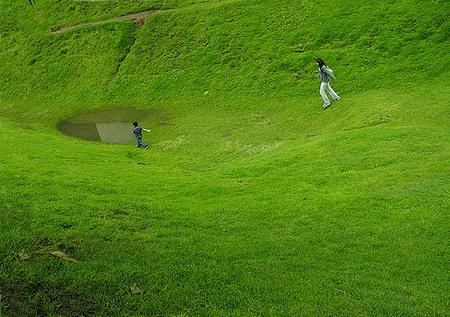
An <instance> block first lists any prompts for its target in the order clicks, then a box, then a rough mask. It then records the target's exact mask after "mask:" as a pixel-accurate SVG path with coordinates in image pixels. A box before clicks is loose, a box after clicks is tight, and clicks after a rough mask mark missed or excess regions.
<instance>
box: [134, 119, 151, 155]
mask: <svg viewBox="0 0 450 317" xmlns="http://www.w3.org/2000/svg"><path fill="white" fill-rule="evenodd" d="M133 126H134V128H133V132H131V134H134V136H135V137H136V141H137V145H136V147H143V148H145V149H146V150H148V145H147V144H145V143H144V141H143V140H142V131H145V132H150V130H148V129H145V128H141V127H140V126H139V124H138V123H137V122H133Z"/></svg>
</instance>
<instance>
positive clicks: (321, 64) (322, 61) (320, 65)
mask: <svg viewBox="0 0 450 317" xmlns="http://www.w3.org/2000/svg"><path fill="white" fill-rule="evenodd" d="M316 63H317V64H319V67H322V66H323V65H325V66H326V65H327V64H326V63H325V62H324V60H323V59H321V58H317V59H316Z"/></svg>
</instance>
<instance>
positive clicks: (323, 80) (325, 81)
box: [316, 58, 341, 109]
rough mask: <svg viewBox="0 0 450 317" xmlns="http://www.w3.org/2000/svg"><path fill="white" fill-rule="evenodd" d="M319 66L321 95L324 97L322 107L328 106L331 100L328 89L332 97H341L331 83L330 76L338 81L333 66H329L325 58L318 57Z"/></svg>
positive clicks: (336, 98) (335, 98) (336, 99)
mask: <svg viewBox="0 0 450 317" xmlns="http://www.w3.org/2000/svg"><path fill="white" fill-rule="evenodd" d="M316 63H317V66H318V67H319V75H318V77H319V79H320V95H321V96H322V99H323V105H322V108H324V109H325V108H327V107H328V106H329V105H330V104H331V102H330V99H328V96H327V93H326V92H327V91H328V93H329V94H330V95H331V97H332V98H333V99H334V100H335V101H338V100H339V99H341V97H339V96H338V94H337V93H336V92H335V91H334V90H333V88H331V85H330V78H332V79H333V80H334V81H336V77H334V74H333V71H332V70H331V68H329V67H328V65H327V64H325V62H324V61H323V59H321V58H318V59H316Z"/></svg>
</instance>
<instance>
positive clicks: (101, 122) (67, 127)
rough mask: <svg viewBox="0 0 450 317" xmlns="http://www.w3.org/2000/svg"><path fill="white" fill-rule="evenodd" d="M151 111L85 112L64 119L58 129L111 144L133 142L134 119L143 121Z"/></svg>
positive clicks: (71, 134)
mask: <svg viewBox="0 0 450 317" xmlns="http://www.w3.org/2000/svg"><path fill="white" fill-rule="evenodd" d="M149 114H150V112H149V111H143V110H134V109H120V110H108V111H101V112H93V113H85V114H81V115H78V116H76V117H73V118H69V119H67V120H65V121H62V122H61V123H60V124H59V127H58V129H59V130H60V131H61V132H63V133H65V134H67V135H70V136H73V137H78V138H82V139H86V140H91V141H100V142H104V143H111V144H131V143H134V142H135V137H134V136H133V135H132V134H131V131H132V129H133V125H132V123H133V122H134V121H138V122H139V121H142V120H144V119H146V118H147V117H148V116H149Z"/></svg>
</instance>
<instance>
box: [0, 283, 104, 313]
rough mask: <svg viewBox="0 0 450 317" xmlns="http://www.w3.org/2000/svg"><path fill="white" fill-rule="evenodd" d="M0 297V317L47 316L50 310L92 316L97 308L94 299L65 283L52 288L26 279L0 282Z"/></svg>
mask: <svg viewBox="0 0 450 317" xmlns="http://www.w3.org/2000/svg"><path fill="white" fill-rule="evenodd" d="M0 298H1V300H2V302H1V303H0V305H1V306H0V308H1V309H2V310H3V311H2V310H0V315H1V316H2V314H5V316H11V317H15V316H17V317H22V316H48V315H49V313H50V311H49V310H51V311H52V312H57V314H58V315H60V316H94V315H96V312H98V311H99V306H98V304H97V303H96V302H94V301H93V300H90V299H88V298H86V296H85V295H84V294H80V293H77V292H76V291H75V290H74V289H72V288H71V287H69V286H66V285H59V286H53V287H52V286H50V285H44V283H42V282H31V281H29V282H27V281H25V280H16V281H14V282H13V283H6V282H2V281H0Z"/></svg>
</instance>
